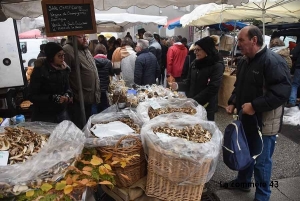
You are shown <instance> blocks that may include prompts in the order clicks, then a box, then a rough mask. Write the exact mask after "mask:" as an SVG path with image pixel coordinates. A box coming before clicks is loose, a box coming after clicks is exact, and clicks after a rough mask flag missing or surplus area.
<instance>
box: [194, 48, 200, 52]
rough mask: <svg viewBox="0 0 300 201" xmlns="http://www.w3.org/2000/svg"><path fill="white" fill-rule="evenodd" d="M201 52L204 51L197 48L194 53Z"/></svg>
mask: <svg viewBox="0 0 300 201" xmlns="http://www.w3.org/2000/svg"><path fill="white" fill-rule="evenodd" d="M200 51H202V49H201V48H195V49H194V52H200Z"/></svg>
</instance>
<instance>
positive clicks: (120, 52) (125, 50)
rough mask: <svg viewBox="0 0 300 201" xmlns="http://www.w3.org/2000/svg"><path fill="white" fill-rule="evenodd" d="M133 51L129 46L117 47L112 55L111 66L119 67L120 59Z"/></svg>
mask: <svg viewBox="0 0 300 201" xmlns="http://www.w3.org/2000/svg"><path fill="white" fill-rule="evenodd" d="M133 53H135V51H134V50H133V48H132V47H131V46H128V45H126V46H124V47H118V48H117V49H116V50H115V51H114V53H113V55H112V63H113V68H115V69H117V68H121V60H122V59H124V58H126V57H128V56H129V55H131V54H133Z"/></svg>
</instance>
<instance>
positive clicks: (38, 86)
mask: <svg viewBox="0 0 300 201" xmlns="http://www.w3.org/2000/svg"><path fill="white" fill-rule="evenodd" d="M45 55H46V59H45V58H39V59H37V60H36V61H35V63H34V69H33V72H32V75H31V79H30V84H29V100H30V101H31V102H32V103H33V112H32V117H31V121H44V122H53V123H60V122H61V121H63V120H69V115H68V113H67V105H68V104H69V103H70V102H72V96H73V95H72V92H71V89H70V86H69V72H70V68H69V67H68V66H67V65H66V63H65V62H64V51H63V49H62V47H61V46H60V45H58V44H56V43H53V42H49V43H47V44H46V46H45Z"/></svg>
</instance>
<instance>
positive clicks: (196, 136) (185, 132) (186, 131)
mask: <svg viewBox="0 0 300 201" xmlns="http://www.w3.org/2000/svg"><path fill="white" fill-rule="evenodd" d="M153 132H154V133H165V134H168V135H170V136H172V137H179V138H183V139H187V140H189V141H193V142H197V143H205V142H209V141H210V140H211V138H212V134H211V133H210V132H209V131H208V130H206V129H204V128H203V127H202V126H201V125H200V124H196V125H195V126H185V127H183V128H182V129H176V128H169V127H162V126H160V127H157V128H154V129H153Z"/></svg>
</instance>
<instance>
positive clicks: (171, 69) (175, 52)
mask: <svg viewBox="0 0 300 201" xmlns="http://www.w3.org/2000/svg"><path fill="white" fill-rule="evenodd" d="M187 54H188V51H187V49H186V47H185V46H184V45H183V44H174V45H173V46H171V47H170V48H169V49H168V53H167V74H168V75H172V76H173V77H175V78H177V77H181V73H182V69H183V64H184V61H185V57H186V56H187Z"/></svg>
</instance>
